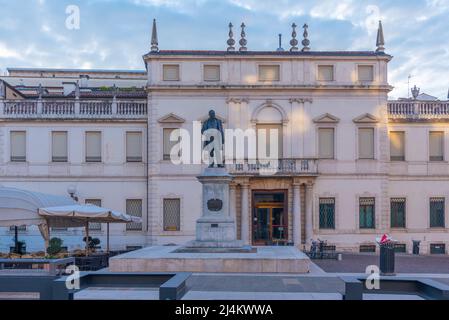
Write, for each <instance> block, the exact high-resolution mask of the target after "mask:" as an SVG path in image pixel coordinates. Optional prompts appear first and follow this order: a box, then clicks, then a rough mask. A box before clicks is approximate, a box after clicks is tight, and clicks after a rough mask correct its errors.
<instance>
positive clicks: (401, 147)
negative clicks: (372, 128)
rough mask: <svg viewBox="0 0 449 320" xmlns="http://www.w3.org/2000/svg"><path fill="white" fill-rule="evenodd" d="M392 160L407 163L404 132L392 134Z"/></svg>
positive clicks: (393, 132) (392, 132)
mask: <svg viewBox="0 0 449 320" xmlns="http://www.w3.org/2000/svg"><path fill="white" fill-rule="evenodd" d="M390 160H391V161H405V134H404V132H403V131H391V132H390Z"/></svg>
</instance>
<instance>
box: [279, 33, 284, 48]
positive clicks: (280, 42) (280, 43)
mask: <svg viewBox="0 0 449 320" xmlns="http://www.w3.org/2000/svg"><path fill="white" fill-rule="evenodd" d="M277 51H284V48H282V34H281V33H279V48H277Z"/></svg>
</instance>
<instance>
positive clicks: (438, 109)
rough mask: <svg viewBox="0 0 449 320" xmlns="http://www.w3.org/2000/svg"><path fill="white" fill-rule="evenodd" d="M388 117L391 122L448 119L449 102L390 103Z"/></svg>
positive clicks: (413, 101)
mask: <svg viewBox="0 0 449 320" xmlns="http://www.w3.org/2000/svg"><path fill="white" fill-rule="evenodd" d="M388 116H389V118H390V120H393V121H438V120H442V119H449V101H415V100H408V101H390V102H388Z"/></svg>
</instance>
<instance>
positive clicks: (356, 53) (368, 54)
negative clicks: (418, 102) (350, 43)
mask: <svg viewBox="0 0 449 320" xmlns="http://www.w3.org/2000/svg"><path fill="white" fill-rule="evenodd" d="M168 55H179V56H183V55H194V56H261V55H262V56H304V57H308V56H318V57H320V56H322V57H334V56H341V57H391V56H390V55H388V54H385V53H382V52H374V51H308V52H303V51H296V52H291V51H245V52H240V51H220V50H160V51H158V52H150V53H148V54H147V55H146V56H168Z"/></svg>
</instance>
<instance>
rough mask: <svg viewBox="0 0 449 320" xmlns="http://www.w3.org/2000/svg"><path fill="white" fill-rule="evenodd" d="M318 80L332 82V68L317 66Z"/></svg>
mask: <svg viewBox="0 0 449 320" xmlns="http://www.w3.org/2000/svg"><path fill="white" fill-rule="evenodd" d="M318 80H321V81H332V80H334V67H333V66H318Z"/></svg>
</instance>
